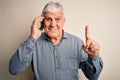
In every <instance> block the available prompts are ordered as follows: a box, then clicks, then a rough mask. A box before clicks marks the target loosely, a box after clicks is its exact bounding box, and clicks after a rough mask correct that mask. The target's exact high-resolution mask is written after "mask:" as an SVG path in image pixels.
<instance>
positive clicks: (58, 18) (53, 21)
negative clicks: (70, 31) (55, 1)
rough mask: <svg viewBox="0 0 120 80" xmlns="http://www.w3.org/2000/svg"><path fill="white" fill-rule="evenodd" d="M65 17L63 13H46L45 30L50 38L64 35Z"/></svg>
mask: <svg viewBox="0 0 120 80" xmlns="http://www.w3.org/2000/svg"><path fill="white" fill-rule="evenodd" d="M64 23H65V17H64V13H63V11H57V12H46V13H45V14H44V24H45V27H44V30H45V32H46V34H47V35H48V36H49V37H50V38H57V37H59V36H60V35H62V30H63V26H64Z"/></svg>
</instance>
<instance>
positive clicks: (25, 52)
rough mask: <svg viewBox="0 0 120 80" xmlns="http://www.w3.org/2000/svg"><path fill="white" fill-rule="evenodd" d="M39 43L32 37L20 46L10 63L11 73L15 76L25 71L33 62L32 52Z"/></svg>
mask: <svg viewBox="0 0 120 80" xmlns="http://www.w3.org/2000/svg"><path fill="white" fill-rule="evenodd" d="M36 42H37V40H36V39H34V38H33V37H32V36H29V38H28V39H27V40H26V41H25V42H24V43H22V44H21V45H20V47H19V48H18V49H17V51H16V52H15V54H14V55H13V56H12V57H11V59H10V62H9V72H10V73H11V74H13V75H15V74H18V73H20V72H22V71H24V70H25V69H26V68H27V67H28V66H29V65H30V64H31V61H32V51H33V47H34V46H35V43H36Z"/></svg>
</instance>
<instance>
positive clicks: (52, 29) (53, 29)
mask: <svg viewBox="0 0 120 80" xmlns="http://www.w3.org/2000/svg"><path fill="white" fill-rule="evenodd" d="M48 29H49V30H50V31H56V30H58V28H48Z"/></svg>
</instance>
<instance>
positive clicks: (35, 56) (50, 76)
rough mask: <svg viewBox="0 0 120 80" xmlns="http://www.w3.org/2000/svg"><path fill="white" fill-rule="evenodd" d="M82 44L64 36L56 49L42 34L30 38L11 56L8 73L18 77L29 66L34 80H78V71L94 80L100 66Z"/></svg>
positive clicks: (77, 39) (97, 75)
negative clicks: (35, 37)
mask: <svg viewBox="0 0 120 80" xmlns="http://www.w3.org/2000/svg"><path fill="white" fill-rule="evenodd" d="M82 43H83V42H82V40H81V39H80V38H78V37H76V36H73V35H71V34H68V33H65V32H63V38H62V40H61V42H60V43H59V44H58V45H56V46H54V44H53V43H52V42H51V40H50V39H49V38H48V37H47V35H46V34H45V33H42V35H41V37H40V38H39V39H38V40H35V39H34V38H33V37H32V36H30V37H29V38H28V39H27V40H26V41H25V42H24V43H23V44H21V45H20V47H19V48H18V50H17V51H16V53H15V54H14V55H13V56H12V58H11V60H10V63H9V71H10V73H12V74H18V73H20V72H22V71H24V70H25V69H26V68H27V67H28V66H29V65H30V64H32V67H33V68H32V69H33V71H34V78H35V80H78V69H79V68H80V69H82V71H83V72H84V74H85V76H86V77H87V78H88V79H89V80H97V79H98V77H99V74H100V72H101V70H102V68H103V62H102V60H101V58H100V57H99V56H97V57H90V56H88V55H87V54H86V53H85V52H84V50H83V49H82Z"/></svg>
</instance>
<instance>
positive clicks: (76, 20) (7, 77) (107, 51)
mask: <svg viewBox="0 0 120 80" xmlns="http://www.w3.org/2000/svg"><path fill="white" fill-rule="evenodd" d="M48 1H49V0H0V79H1V80H33V73H32V71H31V68H30V67H29V68H28V69H27V70H26V71H24V72H22V73H20V74H18V75H16V76H13V75H11V74H9V71H8V66H9V60H10V58H11V56H12V55H13V54H14V52H15V51H16V49H17V48H18V47H19V45H20V44H21V43H22V42H23V41H25V40H26V39H27V38H28V36H29V35H30V26H31V24H32V21H33V19H34V18H35V17H37V16H39V15H40V14H41V10H42V8H43V7H44V5H45V4H46V3H47V2H48ZM56 1H59V2H60V3H62V4H63V6H64V8H65V14H66V25H65V27H64V29H65V31H66V32H69V33H71V34H74V35H76V36H78V37H80V38H82V39H83V40H84V41H85V35H84V28H85V25H88V26H89V27H90V33H91V36H92V38H93V39H94V40H96V41H98V42H99V43H100V45H101V52H100V56H101V57H102V59H103V62H104V68H103V71H102V73H101V75H100V77H99V80H120V75H119V71H120V62H119V59H120V47H119V46H120V36H119V35H120V31H119V30H120V0H66V1H65V0H56ZM79 75H80V79H81V80H86V79H85V77H84V75H83V74H82V72H81V71H80V73H79Z"/></svg>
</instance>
